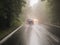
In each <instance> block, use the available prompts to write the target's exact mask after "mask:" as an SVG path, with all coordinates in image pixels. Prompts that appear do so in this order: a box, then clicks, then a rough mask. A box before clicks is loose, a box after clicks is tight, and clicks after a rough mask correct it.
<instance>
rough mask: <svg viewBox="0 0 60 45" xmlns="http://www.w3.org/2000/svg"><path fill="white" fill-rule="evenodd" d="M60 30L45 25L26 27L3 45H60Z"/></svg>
mask: <svg viewBox="0 0 60 45" xmlns="http://www.w3.org/2000/svg"><path fill="white" fill-rule="evenodd" d="M59 32H60V28H57V27H54V26H49V25H43V24H40V25H39V24H34V25H24V27H22V28H21V29H20V30H18V31H17V32H16V33H14V35H12V36H11V37H10V38H9V39H8V40H7V41H5V42H4V43H3V44H2V45H60V33H59Z"/></svg>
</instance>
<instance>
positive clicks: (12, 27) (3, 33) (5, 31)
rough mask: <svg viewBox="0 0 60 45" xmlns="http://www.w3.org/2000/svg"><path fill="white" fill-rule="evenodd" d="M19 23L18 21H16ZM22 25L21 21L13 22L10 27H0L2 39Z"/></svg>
mask: <svg viewBox="0 0 60 45" xmlns="http://www.w3.org/2000/svg"><path fill="white" fill-rule="evenodd" d="M16 23H17V22H16ZM20 25H21V23H20V22H19V23H18V24H15V25H14V24H13V25H11V27H10V28H8V29H6V30H1V29H0V40H2V39H3V38H4V37H6V36H7V35H8V34H10V33H11V32H12V31H14V30H15V29H16V28H18V27H19V26H20Z"/></svg>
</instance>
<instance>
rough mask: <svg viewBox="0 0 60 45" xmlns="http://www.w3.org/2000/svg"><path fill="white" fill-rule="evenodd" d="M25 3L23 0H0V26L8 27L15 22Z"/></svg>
mask: <svg viewBox="0 0 60 45" xmlns="http://www.w3.org/2000/svg"><path fill="white" fill-rule="evenodd" d="M25 4H26V2H25V1H24V0H0V28H7V27H10V26H11V24H13V23H15V22H17V18H19V15H20V14H21V12H22V7H23V6H25ZM15 24H17V23H15ZM15 24H14V25H15Z"/></svg>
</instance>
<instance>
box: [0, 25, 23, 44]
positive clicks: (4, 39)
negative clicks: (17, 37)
mask: <svg viewBox="0 0 60 45" xmlns="http://www.w3.org/2000/svg"><path fill="white" fill-rule="evenodd" d="M22 26H23V25H21V26H19V27H18V28H17V29H15V30H14V31H13V32H11V33H10V34H9V35H7V36H6V37H5V38H3V39H2V40H1V41H0V45H1V44H2V43H4V42H5V41H6V40H7V39H9V38H10V37H11V36H12V35H13V34H14V33H15V32H16V31H18V30H19V29H20V28H21V27H22Z"/></svg>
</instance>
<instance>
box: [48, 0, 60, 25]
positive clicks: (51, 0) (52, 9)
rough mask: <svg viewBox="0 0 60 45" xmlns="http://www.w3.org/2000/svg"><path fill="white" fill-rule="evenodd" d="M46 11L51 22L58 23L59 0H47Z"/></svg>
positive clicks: (59, 23)
mask: <svg viewBox="0 0 60 45" xmlns="http://www.w3.org/2000/svg"><path fill="white" fill-rule="evenodd" d="M47 1H48V2H47V8H48V12H49V14H50V15H51V18H52V23H53V24H58V25H60V20H59V19H60V0H47Z"/></svg>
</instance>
